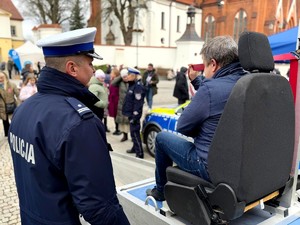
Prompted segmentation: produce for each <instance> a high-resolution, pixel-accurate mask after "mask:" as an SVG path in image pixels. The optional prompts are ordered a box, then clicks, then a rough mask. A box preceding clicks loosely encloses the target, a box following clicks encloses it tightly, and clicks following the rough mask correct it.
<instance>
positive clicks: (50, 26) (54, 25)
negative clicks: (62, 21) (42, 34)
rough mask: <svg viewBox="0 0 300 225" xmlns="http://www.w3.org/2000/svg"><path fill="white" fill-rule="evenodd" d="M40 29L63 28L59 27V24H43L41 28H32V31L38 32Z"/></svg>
mask: <svg viewBox="0 0 300 225" xmlns="http://www.w3.org/2000/svg"><path fill="white" fill-rule="evenodd" d="M40 28H61V26H60V25H59V24H57V23H56V24H41V25H39V26H37V27H36V26H34V27H33V28H32V30H38V29H40Z"/></svg>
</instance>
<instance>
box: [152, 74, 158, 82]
mask: <svg viewBox="0 0 300 225" xmlns="http://www.w3.org/2000/svg"><path fill="white" fill-rule="evenodd" d="M151 81H152V85H156V84H157V83H158V82H159V78H158V75H157V73H154V75H153V77H152V80H151Z"/></svg>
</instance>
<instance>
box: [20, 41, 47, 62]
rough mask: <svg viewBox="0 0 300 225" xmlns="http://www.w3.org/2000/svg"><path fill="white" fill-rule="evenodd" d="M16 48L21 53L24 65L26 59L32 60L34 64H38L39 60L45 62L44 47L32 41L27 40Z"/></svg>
mask: <svg viewBox="0 0 300 225" xmlns="http://www.w3.org/2000/svg"><path fill="white" fill-rule="evenodd" d="M15 50H16V52H17V53H18V54H19V57H20V60H21V64H22V65H23V63H24V62H25V61H31V62H32V63H33V64H34V65H36V64H37V62H44V55H43V51H42V49H40V48H39V47H38V46H36V45H35V44H33V43H32V42H31V41H26V42H25V43H24V44H23V45H21V46H20V47H19V48H16V49H15ZM34 67H36V66H34Z"/></svg>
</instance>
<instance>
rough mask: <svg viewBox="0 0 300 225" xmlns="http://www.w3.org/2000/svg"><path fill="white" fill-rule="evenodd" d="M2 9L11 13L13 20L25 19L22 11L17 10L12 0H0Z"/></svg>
mask: <svg viewBox="0 0 300 225" xmlns="http://www.w3.org/2000/svg"><path fill="white" fill-rule="evenodd" d="M0 9H3V10H4V11H6V12H9V13H11V14H12V16H11V19H13V20H21V21H22V20H23V17H22V16H21V14H20V12H19V11H18V10H17V8H16V7H15V5H14V4H13V3H12V1H11V0H0Z"/></svg>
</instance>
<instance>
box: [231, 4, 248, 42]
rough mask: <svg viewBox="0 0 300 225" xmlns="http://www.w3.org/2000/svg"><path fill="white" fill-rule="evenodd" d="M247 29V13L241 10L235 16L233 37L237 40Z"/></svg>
mask: <svg viewBox="0 0 300 225" xmlns="http://www.w3.org/2000/svg"><path fill="white" fill-rule="evenodd" d="M246 30H247V14H246V12H245V11H244V10H240V11H239V12H238V13H237V14H236V15H235V17H234V26H233V38H234V40H235V41H236V42H237V41H238V40H239V37H240V34H241V33H242V32H243V31H246Z"/></svg>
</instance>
